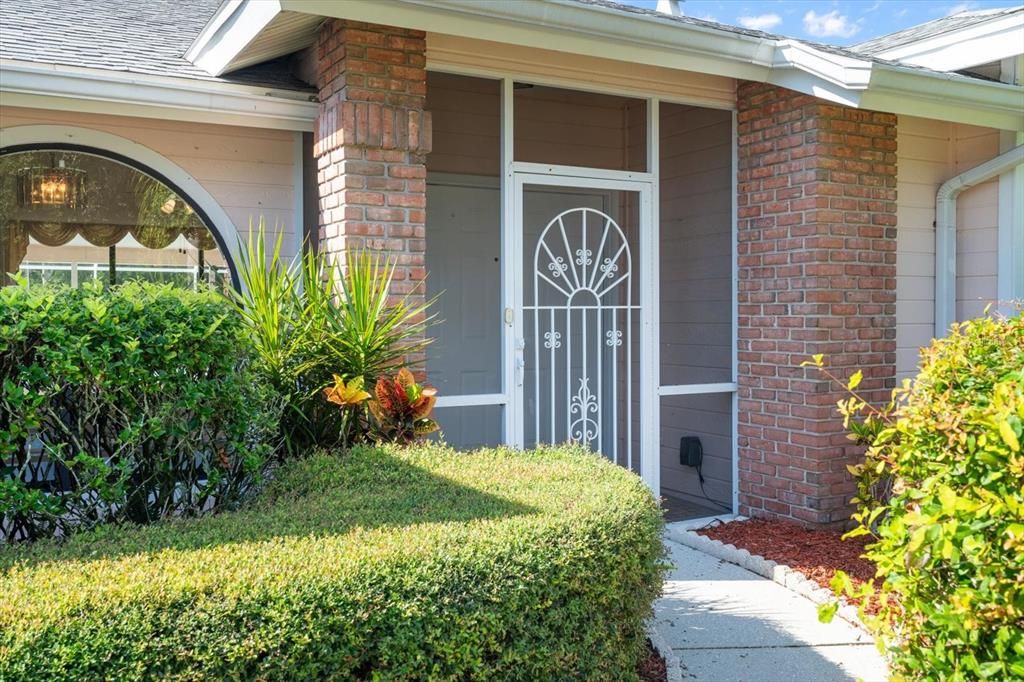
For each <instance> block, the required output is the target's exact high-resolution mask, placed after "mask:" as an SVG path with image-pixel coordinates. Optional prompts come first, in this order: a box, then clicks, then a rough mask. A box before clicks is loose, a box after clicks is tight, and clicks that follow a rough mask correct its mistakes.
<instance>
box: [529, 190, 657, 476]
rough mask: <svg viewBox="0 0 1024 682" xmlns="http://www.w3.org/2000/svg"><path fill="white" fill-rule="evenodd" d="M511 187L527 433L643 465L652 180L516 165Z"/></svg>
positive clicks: (631, 465)
mask: <svg viewBox="0 0 1024 682" xmlns="http://www.w3.org/2000/svg"><path fill="white" fill-rule="evenodd" d="M514 187H515V192H516V194H515V200H516V201H515V203H516V212H515V217H516V219H515V221H514V225H515V229H516V234H515V235H514V236H515V242H516V248H515V249H514V252H515V258H514V259H513V261H514V263H513V266H512V267H513V269H514V273H513V275H514V277H515V278H516V281H515V285H514V287H513V291H514V299H515V300H514V301H513V305H514V309H515V310H516V311H517V313H518V314H517V315H515V318H516V320H517V324H515V325H514V329H515V334H516V338H515V342H514V344H513V345H512V347H513V353H514V358H513V362H514V363H515V373H514V377H515V379H514V394H513V405H514V413H515V414H516V415H517V416H518V420H517V424H516V426H517V428H518V429H519V433H520V440H519V442H520V443H521V444H522V445H523V446H524V447H532V446H534V445H536V444H538V443H564V442H568V441H572V442H577V443H581V444H583V445H585V446H587V447H588V448H590V449H592V450H594V451H595V452H599V453H601V454H603V455H604V456H606V457H608V458H609V459H611V460H612V461H614V462H616V463H618V464H620V465H622V466H624V467H628V468H630V469H632V470H634V471H637V472H638V473H641V470H642V466H641V456H640V453H641V450H642V449H643V445H642V441H643V438H642V437H641V436H642V432H641V421H642V412H643V410H642V407H644V405H643V403H644V402H645V393H644V392H645V389H647V388H649V387H648V386H646V385H645V381H644V380H645V376H644V369H643V349H644V346H645V344H646V343H648V342H649V341H650V338H648V337H649V333H648V332H646V331H644V330H645V329H647V328H649V325H650V320H649V319H648V314H647V313H648V311H647V310H646V308H647V307H649V305H650V302H649V301H648V300H647V298H648V297H647V296H645V295H644V282H645V281H647V279H648V278H649V277H650V275H651V273H649V272H645V267H647V266H648V263H647V260H648V259H646V258H644V257H643V254H644V252H645V250H647V249H649V248H650V245H649V244H648V241H649V239H648V235H647V232H649V230H647V226H646V224H645V223H646V221H647V216H648V212H647V208H648V206H649V196H650V194H649V192H650V190H649V185H647V184H645V183H638V182H631V181H625V180H617V179H606V178H590V177H565V176H557V175H544V174H527V173H518V174H516V178H515V183H514ZM648 291H650V290H648ZM645 325H647V327H645Z"/></svg>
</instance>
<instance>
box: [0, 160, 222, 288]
mask: <svg viewBox="0 0 1024 682" xmlns="http://www.w3.org/2000/svg"><path fill="white" fill-rule="evenodd" d="M225 254H226V250H225V249H224V248H223V244H221V243H220V242H219V241H218V237H217V233H216V231H215V230H213V229H212V225H211V224H210V221H209V219H208V218H207V217H206V216H205V215H204V214H203V212H202V211H201V210H200V209H199V208H198V207H197V206H196V205H195V204H194V202H192V201H191V200H190V199H189V198H188V197H186V196H182V193H181V192H180V191H177V190H176V189H175V188H173V187H172V186H171V185H170V184H169V183H168V182H167V181H166V180H164V179H162V178H160V177H158V176H157V174H156V173H154V172H152V171H149V170H148V169H145V168H143V167H141V166H139V165H138V164H135V163H131V162H129V161H128V160H126V159H120V158H113V155H106V154H104V153H103V152H101V151H94V150H83V149H79V148H68V147H61V146H37V147H33V148H28V149H26V148H10V149H4V150H0V277H2V278H3V283H10V279H9V277H8V276H7V273H18V274H20V275H21V276H23V277H25V278H26V279H27V280H28V282H29V286H31V285H33V284H38V283H43V282H51V283H62V284H67V285H70V286H78V285H79V284H81V283H82V282H84V281H87V280H101V281H103V282H105V283H118V282H124V281H127V280H129V279H143V280H147V281H153V282H170V283H173V284H175V285H178V286H182V287H195V286H197V284H198V283H199V282H207V283H210V284H213V285H216V286H224V285H226V286H230V285H231V284H232V282H233V277H232V273H231V267H230V261H229V258H228V257H227V256H226V255H225Z"/></svg>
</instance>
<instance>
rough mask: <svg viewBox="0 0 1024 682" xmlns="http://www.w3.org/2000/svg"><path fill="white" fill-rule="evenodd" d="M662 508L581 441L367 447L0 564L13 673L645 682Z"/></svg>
mask: <svg viewBox="0 0 1024 682" xmlns="http://www.w3.org/2000/svg"><path fill="white" fill-rule="evenodd" d="M661 528H662V522H661V515H660V512H659V510H658V505H657V503H656V501H655V499H654V498H653V496H652V495H651V493H650V491H649V490H648V489H647V488H646V486H645V485H644V484H643V483H642V482H641V481H640V479H639V478H637V477H636V476H635V475H633V474H631V473H630V472H628V471H626V470H625V469H622V468H620V467H617V466H615V465H613V464H612V463H610V462H608V461H606V460H604V459H603V458H600V457H598V456H596V455H592V454H590V453H586V452H584V451H582V450H580V449H576V448H558V449H545V450H540V451H537V452H527V453H523V452H517V451H512V450H505V449H497V450H481V451H478V452H474V453H468V454H464V453H456V452H454V451H452V450H450V449H448V448H446V447H444V446H437V445H421V446H417V447H412V448H405V449H396V448H370V447H360V448H355V449H353V450H351V451H349V452H348V453H346V454H345V455H343V456H334V455H331V454H322V453H321V454H315V455H311V456H309V457H307V458H303V459H299V460H293V461H290V462H288V463H287V464H285V465H283V466H282V468H281V469H279V470H278V473H277V474H276V475H275V478H274V480H273V481H272V482H271V483H270V484H269V485H268V487H267V489H266V490H265V492H264V494H262V495H261V496H260V497H259V498H257V499H256V500H255V501H254V502H253V503H252V506H250V507H248V508H246V509H244V510H241V511H237V512H230V513H226V514H222V515H218V516H214V517H208V518H203V519H188V520H181V521H174V522H166V523H160V524H154V525H152V526H147V527H140V528H132V529H128V530H119V531H117V532H112V531H110V530H109V529H108V528H101V529H98V530H96V531H94V532H92V533H89V534H83V535H78V536H76V537H75V538H73V539H72V540H71V541H70V542H68V543H65V544H64V545H62V546H55V545H52V544H49V543H36V544H35V545H25V546H21V547H18V548H16V551H14V552H12V553H11V554H9V555H8V556H6V557H2V558H0V594H2V595H3V599H2V600H0V679H5V680H28V679H48V680H78V679H96V678H103V679H110V680H135V679H141V678H149V679H151V678H160V679H165V678H166V679H190V680H199V679H209V680H221V679H263V680H296V679H369V678H372V679H399V680H422V679H439V680H445V679H447V680H470V679H475V680H500V679H514V680H547V679H559V680H561V679H598V680H629V679H637V673H636V663H637V661H638V660H639V656H640V654H641V651H642V648H643V646H644V621H645V619H646V618H647V617H648V616H649V615H650V614H651V605H652V602H653V600H654V598H655V597H656V595H657V594H658V591H659V589H660V584H661V578H662V571H663V566H662V556H663V549H662V544H661Z"/></svg>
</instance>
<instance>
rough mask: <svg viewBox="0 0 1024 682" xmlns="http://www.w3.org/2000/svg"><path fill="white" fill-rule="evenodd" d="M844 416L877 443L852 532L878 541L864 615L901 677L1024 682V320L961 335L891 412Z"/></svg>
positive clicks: (865, 469)
mask: <svg viewBox="0 0 1024 682" xmlns="http://www.w3.org/2000/svg"><path fill="white" fill-rule="evenodd" d="M853 383H854V384H855V383H856V382H855V381H854V382H853ZM853 388H855V385H854V386H853ZM842 408H843V410H844V411H845V412H846V413H847V415H848V416H849V417H857V419H855V420H854V424H855V433H856V434H857V435H858V437H860V438H862V439H865V440H867V441H869V442H870V443H871V446H870V448H869V449H868V452H867V456H866V459H865V462H864V464H862V465H860V466H858V467H854V470H853V473H854V474H855V476H856V477H857V479H858V484H859V488H860V495H859V497H858V504H859V507H860V510H859V512H858V513H857V514H856V515H855V516H854V519H855V520H856V521H857V522H858V524H859V525H858V527H857V528H856V529H855V530H854V531H852V532H851V534H855V535H862V534H868V533H871V534H873V535H875V537H876V541H875V542H874V544H871V545H869V546H868V551H867V554H866V556H867V557H868V558H869V559H871V560H872V561H874V562H875V563H876V564H877V566H878V575H879V577H880V578H881V585H880V588H879V589H878V594H877V595H875V599H876V600H877V601H880V602H881V612H880V613H879V614H878V615H877V616H872V615H870V614H863V613H862V616H863V617H864V618H865V620H866V621H867V622H868V623H869V624H870V625H872V626H873V627H875V628H876V629H877V631H878V632H879V634H880V635H881V638H882V641H883V642H884V643H885V644H887V645H888V648H889V652H890V654H891V657H892V662H893V665H894V668H895V671H896V672H897V674H898V675H899V676H900V677H903V678H906V679H929V680H931V679H934V680H967V679H978V678H985V679H993V680H1005V679H1024V452H1022V449H1021V443H1022V442H1024V314H1018V315H1017V316H1016V317H1013V318H1011V319H1003V320H996V319H991V318H984V319H978V320H973V321H971V322H966V323H963V324H960V325H957V326H956V327H954V328H953V330H952V331H951V333H950V335H949V336H948V337H946V338H944V339H941V340H938V341H935V342H933V344H932V346H931V347H930V348H928V349H925V350H924V351H923V355H922V363H921V371H920V374H919V375H918V376H917V379H916V380H915V381H914V382H913V383H912V384H908V385H907V386H905V387H904V388H903V389H901V390H899V391H897V392H896V396H895V400H894V403H893V404H892V405H890V407H889V408H888V409H884V410H877V409H875V408H870V407H868V406H866V405H865V404H864V403H863V401H860V400H858V399H857V398H856V396H854V397H853V398H852V399H851V401H850V402H848V403H845V404H843V405H842ZM864 417H866V418H864ZM881 481H888V482H889V485H888V486H883V487H882V488H883V489H888V488H891V490H890V492H889V493H887V495H883V496H880V497H879V496H878V495H877V491H878V490H879V482H881ZM836 587H837V589H838V590H839V591H840V592H846V593H851V592H852V587H851V586H850V584H849V581H848V580H847V579H845V577H844V576H840V577H839V579H838V581H837V582H836ZM871 592H872V589H871V588H870V587H865V588H864V593H865V594H869V593H871Z"/></svg>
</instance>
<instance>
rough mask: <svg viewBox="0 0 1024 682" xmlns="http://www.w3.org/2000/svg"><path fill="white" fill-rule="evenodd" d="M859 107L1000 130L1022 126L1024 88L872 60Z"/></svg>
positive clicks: (1022, 127)
mask: <svg viewBox="0 0 1024 682" xmlns="http://www.w3.org/2000/svg"><path fill="white" fill-rule="evenodd" d="M860 106H861V107H863V108H865V109H872V110H876V111H888V112H892V113H895V114H902V115H905V116H920V117H922V118H931V119H935V120H939V121H951V122H954V123H966V124H968V125H976V126H983V127H987V128H996V129H999V130H1016V131H1021V130H1024V88H1022V87H1020V86H1016V85H1009V84H1005V83H991V82H988V81H982V80H978V79H974V78H969V77H966V76H961V75H960V74H952V73H951V74H936V73H933V72H922V71H918V70H916V69H914V68H913V67H900V66H889V65H885V64H875V65H874V68H873V69H872V76H871V84H870V86H869V87H868V89H867V90H865V91H864V92H863V93H862V95H861V98H860Z"/></svg>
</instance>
